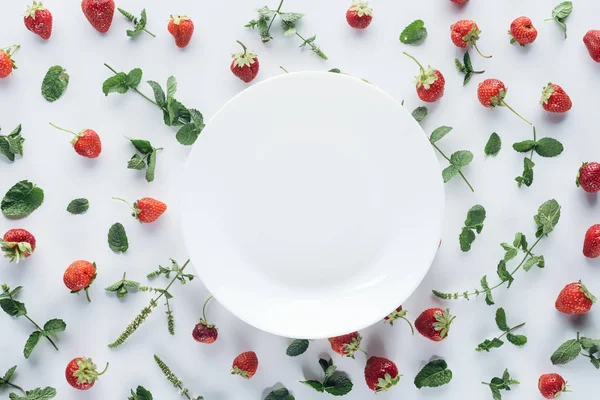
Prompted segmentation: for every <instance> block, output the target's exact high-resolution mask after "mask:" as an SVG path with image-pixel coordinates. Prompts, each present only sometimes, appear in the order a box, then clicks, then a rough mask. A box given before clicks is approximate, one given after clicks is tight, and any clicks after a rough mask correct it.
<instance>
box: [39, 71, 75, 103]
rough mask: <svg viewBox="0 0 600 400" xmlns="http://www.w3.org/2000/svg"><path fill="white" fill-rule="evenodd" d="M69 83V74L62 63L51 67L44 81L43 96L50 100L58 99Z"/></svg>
mask: <svg viewBox="0 0 600 400" xmlns="http://www.w3.org/2000/svg"><path fill="white" fill-rule="evenodd" d="M68 85H69V74H67V71H66V70H65V69H64V68H63V67H61V66H60V65H55V66H54V67H50V69H49V70H48V72H46V76H45V77H44V80H43V81H42V96H43V97H44V98H45V99H46V100H48V101H49V102H53V101H56V100H58V99H59V98H60V96H62V95H63V93H64V92H65V90H67V86H68Z"/></svg>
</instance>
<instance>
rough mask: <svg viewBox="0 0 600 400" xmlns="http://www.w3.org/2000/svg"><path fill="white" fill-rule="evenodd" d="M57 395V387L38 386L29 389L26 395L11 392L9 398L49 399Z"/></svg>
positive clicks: (12, 399) (16, 399)
mask: <svg viewBox="0 0 600 400" xmlns="http://www.w3.org/2000/svg"><path fill="white" fill-rule="evenodd" d="M54 397H56V389H54V388H52V387H45V388H43V389H42V388H37V389H33V390H28V391H27V394H26V396H25V397H23V396H20V395H18V394H15V393H11V394H10V395H9V396H8V398H9V399H10V400H49V399H53V398H54Z"/></svg>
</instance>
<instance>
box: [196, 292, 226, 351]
mask: <svg viewBox="0 0 600 400" xmlns="http://www.w3.org/2000/svg"><path fill="white" fill-rule="evenodd" d="M212 298H213V297H212V296H210V297H209V298H208V299H206V301H205V302H204V306H203V307H202V318H201V319H200V322H198V323H197V324H196V326H194V330H193V331H192V337H193V338H194V340H195V341H196V342H200V343H206V344H211V343H214V342H215V341H216V340H217V337H218V336H219V331H218V330H217V328H216V327H215V326H214V325H213V324H209V323H208V322H207V320H206V312H205V311H206V305H207V304H208V302H209V301H210V300H211V299H212Z"/></svg>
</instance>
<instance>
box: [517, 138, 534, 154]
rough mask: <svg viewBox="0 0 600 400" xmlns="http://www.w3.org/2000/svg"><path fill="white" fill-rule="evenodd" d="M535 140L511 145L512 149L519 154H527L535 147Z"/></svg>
mask: <svg viewBox="0 0 600 400" xmlns="http://www.w3.org/2000/svg"><path fill="white" fill-rule="evenodd" d="M535 145H536V143H535V140H524V141H522V142H517V143H513V149H515V150H516V151H518V152H519V153H527V152H528V151H531V149H533V148H534V147H535Z"/></svg>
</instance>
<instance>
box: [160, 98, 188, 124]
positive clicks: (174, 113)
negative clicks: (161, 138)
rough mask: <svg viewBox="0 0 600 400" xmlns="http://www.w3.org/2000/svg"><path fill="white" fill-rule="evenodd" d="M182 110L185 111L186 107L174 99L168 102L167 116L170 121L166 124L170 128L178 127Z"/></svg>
mask: <svg viewBox="0 0 600 400" xmlns="http://www.w3.org/2000/svg"><path fill="white" fill-rule="evenodd" d="M182 110H185V106H184V105H183V104H181V103H180V102H178V101H177V100H175V99H173V98H169V99H168V100H167V116H168V120H166V121H165V124H166V125H168V126H174V125H178V119H179V115H180V113H181V111H182Z"/></svg>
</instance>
